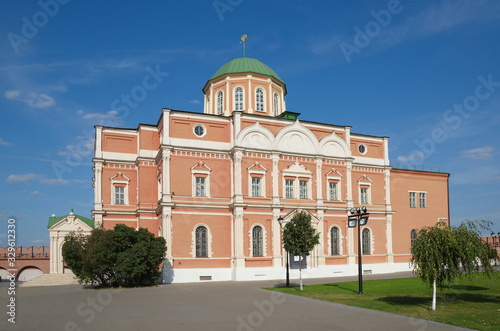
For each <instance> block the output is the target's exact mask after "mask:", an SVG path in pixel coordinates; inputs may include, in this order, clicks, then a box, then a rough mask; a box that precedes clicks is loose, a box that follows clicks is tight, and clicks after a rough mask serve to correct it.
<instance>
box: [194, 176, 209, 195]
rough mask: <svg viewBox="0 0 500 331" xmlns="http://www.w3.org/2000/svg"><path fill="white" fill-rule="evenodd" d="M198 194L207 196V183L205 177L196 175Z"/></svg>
mask: <svg viewBox="0 0 500 331" xmlns="http://www.w3.org/2000/svg"><path fill="white" fill-rule="evenodd" d="M196 196H197V197H205V196H207V194H206V185H205V177H196Z"/></svg>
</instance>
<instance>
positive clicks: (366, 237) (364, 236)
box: [361, 229, 372, 254]
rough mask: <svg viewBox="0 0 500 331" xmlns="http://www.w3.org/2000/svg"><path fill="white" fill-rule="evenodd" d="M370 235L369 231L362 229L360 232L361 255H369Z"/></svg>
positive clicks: (370, 251)
mask: <svg viewBox="0 0 500 331" xmlns="http://www.w3.org/2000/svg"><path fill="white" fill-rule="evenodd" d="M370 237H371V235H370V230H369V229H363V232H361V246H362V249H361V252H362V254H371V253H372V249H371V244H372V243H371V241H372V240H371V238H370Z"/></svg>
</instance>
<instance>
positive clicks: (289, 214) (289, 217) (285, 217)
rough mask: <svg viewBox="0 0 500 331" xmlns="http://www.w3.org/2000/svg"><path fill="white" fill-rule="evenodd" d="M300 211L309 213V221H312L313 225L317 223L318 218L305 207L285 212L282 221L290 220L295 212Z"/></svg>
mask: <svg viewBox="0 0 500 331" xmlns="http://www.w3.org/2000/svg"><path fill="white" fill-rule="evenodd" d="M301 212H304V213H307V214H309V215H311V223H312V225H313V226H315V227H316V226H317V225H318V224H319V222H320V219H319V218H317V217H316V216H315V215H314V214H313V213H311V212H310V211H309V210H307V209H294V210H292V211H291V212H289V213H288V214H286V215H285V216H284V217H283V223H285V224H286V223H288V222H290V221H291V220H292V218H293V217H294V216H295V215H297V214H299V213H301Z"/></svg>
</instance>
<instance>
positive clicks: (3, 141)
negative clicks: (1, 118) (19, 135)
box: [0, 138, 10, 146]
mask: <svg viewBox="0 0 500 331" xmlns="http://www.w3.org/2000/svg"><path fill="white" fill-rule="evenodd" d="M0 146H10V143H8V142H6V141H5V140H3V139H2V138H0Z"/></svg>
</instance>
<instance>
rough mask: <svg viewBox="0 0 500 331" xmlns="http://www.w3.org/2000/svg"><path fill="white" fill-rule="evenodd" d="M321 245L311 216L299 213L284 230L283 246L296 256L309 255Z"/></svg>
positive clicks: (300, 269) (300, 271)
mask: <svg viewBox="0 0 500 331" xmlns="http://www.w3.org/2000/svg"><path fill="white" fill-rule="evenodd" d="M317 244H319V233H317V232H316V230H315V229H314V228H313V227H312V225H311V214H309V213H306V212H300V213H297V214H296V215H295V216H294V217H293V218H292V219H291V221H290V222H288V223H287V224H286V225H285V228H284V230H283V246H284V248H285V250H286V251H287V252H289V253H292V254H293V255H295V256H300V257H302V256H303V255H309V254H310V252H311V251H312V250H313V248H314V246H316V245H317ZM299 274H300V290H302V260H301V261H300V263H299Z"/></svg>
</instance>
